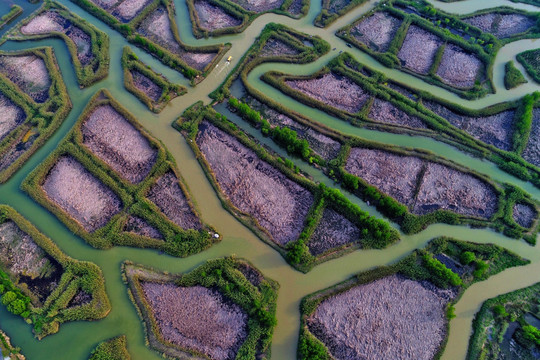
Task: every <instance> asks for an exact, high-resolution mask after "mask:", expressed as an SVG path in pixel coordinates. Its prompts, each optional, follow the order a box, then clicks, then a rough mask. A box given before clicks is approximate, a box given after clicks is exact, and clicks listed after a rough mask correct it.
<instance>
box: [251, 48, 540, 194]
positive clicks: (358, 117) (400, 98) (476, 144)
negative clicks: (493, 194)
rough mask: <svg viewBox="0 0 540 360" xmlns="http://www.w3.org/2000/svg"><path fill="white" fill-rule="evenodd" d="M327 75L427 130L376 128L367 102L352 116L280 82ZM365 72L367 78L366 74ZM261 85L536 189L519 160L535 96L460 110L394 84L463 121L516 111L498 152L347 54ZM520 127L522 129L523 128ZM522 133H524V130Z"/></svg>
mask: <svg viewBox="0 0 540 360" xmlns="http://www.w3.org/2000/svg"><path fill="white" fill-rule="evenodd" d="M329 72H334V73H336V74H338V75H342V76H345V77H347V78H348V79H350V80H352V81H353V82H354V83H356V84H357V85H359V86H360V87H361V88H362V89H363V90H364V91H365V92H366V93H367V94H368V95H370V96H374V97H377V98H379V99H382V100H386V101H389V102H390V103H392V105H394V106H395V107H397V108H398V109H400V110H403V111H404V112H406V113H407V114H409V115H413V116H416V117H418V118H419V119H421V120H422V122H424V123H425V124H426V125H427V128H426V129H419V128H416V129H413V128H409V127H406V126H395V125H392V124H381V123H377V122H375V121H373V120H371V119H370V118H369V117H368V116H367V114H368V113H369V109H370V106H371V103H370V102H369V101H368V102H367V103H366V105H365V106H364V107H363V108H362V109H361V110H360V111H358V112H357V113H350V112H347V111H344V110H340V109H338V108H336V107H333V106H330V105H328V104H325V103H323V102H321V101H318V100H316V99H314V98H312V97H310V96H307V95H305V94H303V93H302V92H300V91H298V90H295V89H293V88H291V87H290V86H288V85H287V84H286V83H285V81H286V80H297V79H301V80H310V79H315V78H317V77H319V76H322V75H323V74H326V73H329ZM366 73H367V74H369V75H366ZM245 76H247V75H245ZM262 80H263V81H265V82H267V83H268V84H270V85H272V86H274V87H275V88H277V89H278V90H280V91H281V92H283V93H284V94H286V95H288V96H291V97H292V98H294V99H296V100H298V101H300V102H302V103H304V104H306V105H308V106H311V107H314V108H317V109H320V110H322V111H324V112H327V113H328V114H330V115H332V116H336V117H338V118H340V119H343V120H345V121H348V122H351V123H352V124H353V125H357V126H363V127H367V128H372V129H376V130H380V131H386V132H396V133H408V134H414V135H422V136H429V137H432V138H434V139H436V140H439V141H443V142H446V143H448V144H450V145H452V146H456V147H457V148H459V149H461V150H464V151H466V152H469V153H472V154H473V155H475V156H477V157H481V158H485V159H487V160H490V161H492V162H494V163H495V164H497V165H498V166H499V167H500V168H501V169H502V170H504V171H506V172H509V173H511V174H512V175H514V176H517V177H519V178H520V179H522V180H525V181H530V182H532V183H533V184H534V185H535V186H537V187H539V186H540V169H539V168H538V167H536V166H535V165H533V164H530V163H528V162H527V161H525V160H524V159H523V158H522V157H521V153H522V150H523V149H522V147H523V146H525V145H526V144H527V141H528V138H529V137H528V134H529V132H530V123H531V122H532V112H531V110H532V106H533V105H534V103H535V101H537V100H536V99H537V97H538V95H536V93H535V94H532V95H527V96H525V97H523V98H522V99H521V100H519V101H511V102H505V103H500V104H497V105H493V106H490V107H487V108H484V109H480V110H471V109H468V108H465V107H463V106H461V105H457V104H453V103H451V102H448V101H446V100H444V99H439V98H436V97H434V96H433V95H431V94H429V93H427V92H418V91H417V90H415V89H412V88H410V87H408V86H407V85H405V84H399V85H400V86H402V87H404V88H406V89H409V90H410V91H411V92H412V93H413V94H417V97H418V98H419V99H420V100H425V101H433V102H436V103H439V104H441V105H443V106H445V107H447V108H448V109H450V110H452V111H454V112H456V113H458V114H463V115H465V116H472V117H475V116H477V117H482V116H491V115H495V114H497V113H500V112H502V111H506V110H510V109H514V110H516V117H515V120H514V126H513V128H512V130H511V131H512V150H511V151H504V150H501V149H499V148H497V147H495V146H493V145H491V144H487V143H485V142H483V141H481V140H479V139H476V138H474V137H472V136H471V135H470V134H468V133H467V132H466V131H464V130H462V129H459V128H457V127H455V126H454V125H452V124H450V122H448V120H446V119H444V118H442V117H441V116H439V115H437V114H435V113H434V112H432V111H430V110H429V109H427V108H426V107H425V106H423V105H422V101H418V102H415V101H412V100H411V99H409V98H408V97H406V96H404V95H403V94H400V93H399V92H397V91H395V90H393V89H390V88H388V87H387V86H386V85H387V84H388V82H387V78H386V77H385V76H384V74H382V73H379V72H377V71H374V70H372V69H370V68H369V67H367V66H364V65H362V64H360V63H358V62H356V61H355V60H354V58H352V56H350V55H349V54H348V53H344V54H342V55H340V56H338V57H336V58H334V59H333V60H332V61H330V63H328V65H327V67H324V68H322V69H321V70H319V71H317V72H315V73H313V74H311V75H307V76H294V75H287V74H283V73H280V72H275V71H271V72H268V73H266V74H264V75H263V76H262ZM244 84H245V86H246V90H247V91H248V93H249V94H250V95H252V96H254V97H255V98H257V99H259V100H260V101H262V102H263V103H266V104H270V106H271V107H273V108H275V109H276V110H278V111H281V112H283V113H287V114H291V113H294V112H292V111H291V110H289V109H286V108H284V107H283V106H282V105H279V104H276V103H275V102H274V101H273V100H272V99H270V98H269V97H267V96H266V95H264V94H262V93H261V92H259V91H257V90H255V89H252V88H251V87H250V86H249V84H247V82H246V81H244ZM522 124H528V125H527V126H528V128H527V126H523V125H522ZM524 129H528V130H527V131H524Z"/></svg>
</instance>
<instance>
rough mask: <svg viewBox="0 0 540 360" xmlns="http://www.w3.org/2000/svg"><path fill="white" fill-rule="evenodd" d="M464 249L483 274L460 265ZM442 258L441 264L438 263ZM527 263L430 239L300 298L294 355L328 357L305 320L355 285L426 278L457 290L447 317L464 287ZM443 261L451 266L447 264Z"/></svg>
mask: <svg viewBox="0 0 540 360" xmlns="http://www.w3.org/2000/svg"><path fill="white" fill-rule="evenodd" d="M466 252H470V253H472V254H473V255H474V256H475V257H476V258H477V259H482V261H484V262H485V263H486V264H488V268H487V269H486V272H485V273H484V275H483V277H481V278H477V277H475V276H474V275H473V274H472V272H473V269H474V268H473V267H471V266H470V265H466V266H462V265H460V263H459V259H460V257H461V256H463V254H464V253H466ZM426 259H427V260H426ZM439 259H441V260H439ZM443 259H444V262H445V264H443V263H442V261H443ZM528 263H529V261H528V260H525V259H523V258H521V257H519V256H518V255H516V254H514V253H512V252H510V251H508V250H506V249H504V248H502V247H500V246H498V245H494V244H482V245H479V244H474V243H471V242H465V241H459V240H454V239H451V238H447V237H441V238H437V239H434V240H432V241H430V242H429V243H428V245H427V246H426V247H425V248H424V249H421V250H415V251H414V252H413V253H412V254H411V255H409V256H407V257H406V258H404V259H402V260H401V261H399V262H397V263H395V264H392V265H389V266H384V267H377V268H374V269H372V270H368V271H366V272H363V273H359V274H357V275H355V276H353V277H352V278H351V279H349V280H346V281H344V282H343V283H340V284H337V285H335V286H332V287H329V288H327V289H323V290H320V291H318V292H316V293H313V294H311V295H308V296H306V297H305V298H303V299H302V302H301V304H300V312H301V316H302V318H301V326H300V338H299V345H298V358H299V359H301V360H308V359H309V360H312V359H321V360H326V359H331V358H332V357H331V355H330V353H329V351H328V349H327V348H326V346H325V345H324V344H323V343H322V342H321V341H320V340H319V339H317V338H316V337H315V336H314V335H313V334H312V333H311V332H310V331H309V328H308V326H307V320H308V319H309V318H310V317H311V316H312V315H313V314H314V313H315V311H316V310H317V307H318V306H319V305H320V304H321V303H322V302H323V301H324V300H327V299H329V298H331V297H333V296H335V295H337V294H340V293H343V292H346V291H348V290H350V289H352V288H354V287H356V286H359V285H363V284H368V283H371V282H374V281H376V280H380V279H383V278H385V277H388V276H391V275H394V274H399V275H401V276H404V277H406V278H408V279H411V280H416V281H429V282H431V283H432V284H433V285H435V286H437V287H439V288H442V289H448V288H453V289H455V291H457V295H456V296H455V297H454V298H453V299H452V300H451V302H450V303H449V304H448V308H447V318H448V319H450V318H452V317H453V311H454V310H453V304H455V303H456V302H457V301H458V300H459V297H460V296H461V295H462V294H463V292H464V291H465V289H466V288H468V287H469V286H471V285H472V284H474V283H475V282H477V281H480V280H484V279H487V278H488V277H490V276H493V275H495V274H497V273H499V272H501V271H503V270H505V269H507V268H510V267H514V266H522V265H526V264H528ZM447 264H448V266H451V268H449V267H447ZM450 264H451V265H450ZM434 270H435V271H434ZM397 320H398V319H396V321H397ZM446 336H447V335H446ZM445 345H446V339H445V340H444V341H443V343H442V344H441V348H440V349H439V351H438V355H437V356H436V357H435V358H438V357H439V356H440V355H441V354H442V351H443V350H444V347H445ZM470 359H477V357H470Z"/></svg>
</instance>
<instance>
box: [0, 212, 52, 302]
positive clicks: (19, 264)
mask: <svg viewBox="0 0 540 360" xmlns="http://www.w3.org/2000/svg"><path fill="white" fill-rule="evenodd" d="M0 259H1V262H2V270H4V271H7V273H8V274H11V275H12V276H13V277H15V278H17V279H18V280H19V282H20V283H25V284H26V285H27V286H28V290H30V291H31V292H32V293H33V294H35V295H36V296H37V297H38V299H39V301H41V302H43V301H45V299H46V298H47V297H48V296H49V295H50V293H51V292H52V291H53V290H54V289H55V288H56V286H57V285H58V282H59V281H60V277H61V276H62V267H61V265H60V264H58V262H56V261H55V260H54V259H53V258H51V257H50V256H49V255H47V254H46V253H45V251H43V249H41V248H40V247H39V246H38V245H37V244H36V243H35V242H34V240H33V239H32V237H31V236H30V235H28V234H27V233H25V232H24V231H22V230H21V229H20V228H19V227H18V226H17V225H16V224H15V223H14V222H12V221H7V222H5V223H3V224H0Z"/></svg>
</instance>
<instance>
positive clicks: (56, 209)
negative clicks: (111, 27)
mask: <svg viewBox="0 0 540 360" xmlns="http://www.w3.org/2000/svg"><path fill="white" fill-rule="evenodd" d="M101 105H110V106H112V107H113V108H114V110H116V111H117V112H118V113H120V114H121V115H122V116H123V117H124V118H125V119H126V120H127V121H128V122H129V123H130V124H131V125H133V126H134V127H135V129H137V130H138V131H139V132H140V133H141V134H142V136H144V138H145V139H146V140H148V142H149V143H150V145H151V147H152V148H153V149H155V150H157V158H156V161H155V164H154V165H153V167H152V169H151V171H150V173H149V174H148V176H147V177H146V178H145V179H144V180H142V181H141V182H139V183H137V184H133V183H131V182H129V181H128V180H127V179H125V178H123V177H122V176H121V175H120V174H118V173H117V172H116V171H115V170H113V169H112V168H111V167H110V166H109V165H108V164H106V163H105V162H104V161H103V160H101V159H100V158H98V157H97V156H96V155H94V154H93V153H92V152H91V151H90V150H89V149H88V148H87V147H86V146H85V145H84V144H83V135H82V132H81V126H82V124H83V123H84V122H85V121H86V120H87V118H88V116H89V115H90V114H91V113H92V111H93V110H94V109H95V108H96V107H98V106H101ZM63 156H70V157H72V158H74V159H75V160H76V161H78V162H79V163H80V164H82V165H83V167H84V168H85V170H86V171H88V172H89V173H90V174H91V175H92V176H94V177H96V178H97V179H98V180H99V181H100V182H101V183H102V184H103V185H105V186H106V187H107V188H109V189H110V190H112V191H113V193H114V194H115V195H116V196H118V197H119V198H120V199H121V202H122V209H121V210H120V212H119V213H117V214H115V215H114V216H112V217H111V219H110V220H109V221H108V222H107V224H106V225H104V226H103V227H101V228H99V229H97V230H95V231H92V232H89V231H87V230H85V228H84V227H83V225H82V224H81V223H79V222H78V221H77V220H75V218H73V217H72V216H70V214H69V213H67V212H65V211H64V210H63V209H62V208H61V207H60V206H59V205H58V204H56V203H55V202H54V201H53V200H51V199H50V198H49V197H48V196H47V194H46V192H45V191H44V189H43V187H42V185H43V183H44V181H45V180H46V178H47V176H48V174H49V172H50V170H51V169H52V168H53V167H54V166H55V165H56V163H57V161H58V160H59V159H60V158H61V157H63ZM169 171H170V172H173V173H174V174H175V176H176V178H177V179H178V185H179V186H180V188H181V190H182V191H183V193H184V195H185V197H186V201H187V203H188V205H189V208H190V209H191V211H192V212H193V214H194V215H195V216H196V217H197V218H198V219H200V215H199V213H198V211H197V209H196V207H195V204H194V203H193V202H192V200H191V197H190V195H189V189H188V188H187V186H186V185H185V182H184V180H183V179H182V177H181V176H180V174H179V173H178V171H177V170H176V163H175V161H174V158H173V157H172V155H171V154H170V153H169V152H168V151H167V149H166V148H165V147H164V145H163V144H162V143H161V142H159V141H157V140H156V139H154V138H153V137H152V136H151V135H150V134H149V133H148V132H147V131H146V130H145V129H144V128H143V127H142V126H141V125H140V124H139V123H138V121H137V120H136V118H135V117H134V116H133V115H132V114H130V113H129V112H128V111H127V110H126V109H125V108H123V107H122V106H121V105H120V104H119V103H118V102H116V100H114V99H113V98H112V96H111V95H110V93H109V92H108V91H107V90H100V91H99V92H98V93H96V95H94V97H92V99H91V100H90V102H89V105H88V106H87V107H86V108H85V109H84V111H83V112H82V114H81V116H80V118H79V120H78V121H77V123H76V125H75V126H74V127H73V129H72V130H71V131H70V133H69V134H68V135H67V136H66V137H65V139H64V140H63V141H62V143H61V144H60V145H59V146H58V147H57V149H55V150H54V151H53V153H52V154H51V155H50V156H49V157H48V158H47V159H45V161H43V162H42V163H41V164H40V165H39V166H38V167H37V168H36V169H35V170H34V171H33V172H32V173H31V174H30V175H29V176H28V177H27V178H26V179H25V180H24V182H23V183H22V184H21V188H22V189H23V190H24V191H26V192H27V193H28V194H30V196H32V197H33V198H34V199H35V200H36V201H37V202H39V203H40V204H42V205H43V206H44V207H45V208H47V209H48V210H49V211H50V212H52V213H53V214H55V215H56V216H57V217H58V218H59V219H60V220H61V221H62V222H63V223H64V224H65V225H66V226H67V227H68V228H69V229H70V230H71V231H73V233H74V234H76V235H78V236H80V237H82V238H83V239H84V240H86V241H87V242H88V243H89V244H90V245H92V246H94V247H96V248H100V249H107V248H110V247H112V246H113V245H122V246H133V247H140V248H153V249H159V250H162V251H164V252H166V253H168V254H171V255H173V256H179V257H185V256H189V255H191V254H194V253H197V252H200V251H202V250H204V249H206V248H208V247H210V246H211V245H212V244H213V243H214V242H216V241H219V240H220V239H219V238H214V237H213V236H211V234H212V235H213V234H214V233H215V231H214V230H213V229H212V228H210V227H209V226H208V225H206V224H204V223H203V224H202V229H201V230H193V229H183V228H181V227H180V226H178V225H176V224H175V223H173V222H172V221H171V220H170V219H168V218H167V217H166V215H165V214H164V213H163V212H162V211H161V210H160V209H159V208H158V207H157V205H155V204H154V203H152V202H151V201H150V200H148V198H147V197H146V195H147V193H148V191H149V189H150V187H151V186H152V185H153V184H154V183H155V182H156V180H157V179H158V178H159V177H160V176H161V175H163V174H165V173H166V172H169ZM130 214H132V215H137V216H140V217H141V218H142V219H143V220H145V221H147V222H148V223H149V224H150V225H151V226H153V227H155V228H157V230H158V231H159V233H160V234H161V235H162V236H163V238H164V239H163V240H162V239H154V238H150V237H148V236H143V235H137V234H135V233H132V232H129V231H124V228H125V225H126V222H127V221H128V218H129V215H130ZM210 233H211V234H210Z"/></svg>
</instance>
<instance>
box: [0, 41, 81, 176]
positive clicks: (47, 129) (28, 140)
mask: <svg viewBox="0 0 540 360" xmlns="http://www.w3.org/2000/svg"><path fill="white" fill-rule="evenodd" d="M0 56H5V57H6V58H17V57H25V56H35V57H36V58H37V59H38V60H39V61H43V62H44V64H45V67H46V72H47V73H46V74H45V75H46V76H48V78H49V79H50V86H49V89H48V91H47V98H46V99H45V101H44V102H42V103H38V102H36V101H34V99H33V98H32V97H30V96H29V95H28V94H27V93H25V92H24V91H23V90H22V89H21V87H20V86H19V84H17V83H15V82H13V81H11V80H10V79H9V78H8V77H7V76H6V74H3V73H0V94H1V95H2V96H4V97H5V98H7V99H8V100H9V101H10V102H11V103H12V104H13V105H14V106H16V107H19V108H20V109H21V111H23V112H24V115H23V116H24V120H23V121H22V122H17V121H16V122H17V125H16V126H14V127H13V128H12V129H11V130H10V131H9V132H7V133H6V134H5V136H2V137H1V139H0V183H3V182H5V181H7V180H8V179H9V178H10V177H11V176H12V175H13V173H15V172H16V171H17V170H18V169H19V168H20V167H21V166H22V165H23V164H24V162H25V161H26V160H27V159H28V158H29V157H30V156H31V155H32V154H33V153H34V152H36V151H37V149H39V148H40V147H41V146H42V145H43V144H44V143H45V141H46V140H47V139H48V138H50V137H51V136H52V134H53V133H54V132H55V131H56V129H57V128H58V127H59V126H60V124H61V123H62V122H63V121H64V119H65V118H66V117H67V115H68V114H69V112H70V110H71V107H72V105H71V100H70V98H69V95H68V93H67V90H66V86H65V84H64V81H63V80H62V76H61V73H60V70H59V68H58V64H57V62H56V58H55V56H54V53H53V50H52V48H49V47H43V48H35V49H29V50H21V51H15V52H0ZM36 76H37V75H36Z"/></svg>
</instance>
